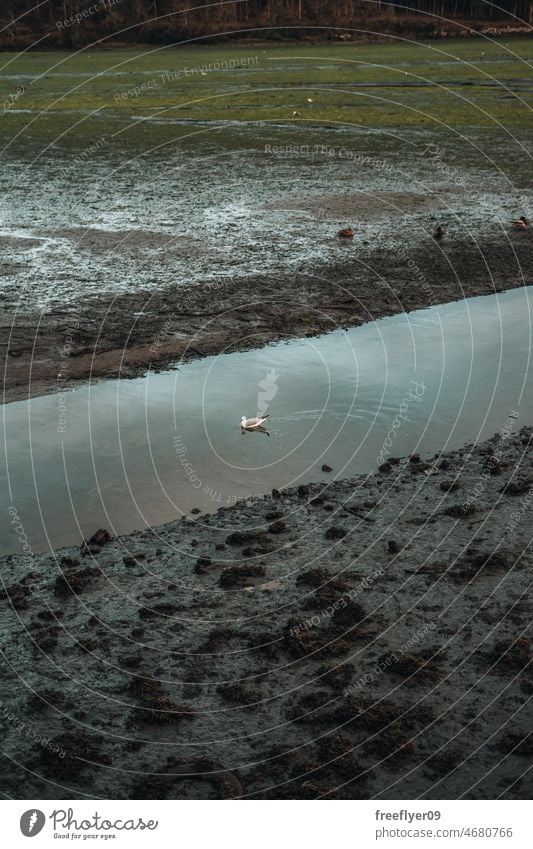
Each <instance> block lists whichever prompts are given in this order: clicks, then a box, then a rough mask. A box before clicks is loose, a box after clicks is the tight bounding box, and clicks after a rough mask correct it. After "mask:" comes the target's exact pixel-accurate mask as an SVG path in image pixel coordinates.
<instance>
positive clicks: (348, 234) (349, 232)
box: [337, 227, 355, 239]
mask: <svg viewBox="0 0 533 849" xmlns="http://www.w3.org/2000/svg"><path fill="white" fill-rule="evenodd" d="M337 235H338V236H340V237H341V239H353V237H354V236H355V230H354V228H353V227H344V228H343V229H342V230H339V232H338V233H337Z"/></svg>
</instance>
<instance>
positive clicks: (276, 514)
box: [265, 510, 283, 522]
mask: <svg viewBox="0 0 533 849" xmlns="http://www.w3.org/2000/svg"><path fill="white" fill-rule="evenodd" d="M265 519H266V520H267V522H274V521H275V520H276V519H283V513H282V512H281V510H272V511H271V512H270V513H266V514H265Z"/></svg>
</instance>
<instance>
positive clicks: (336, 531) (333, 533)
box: [324, 525, 348, 539]
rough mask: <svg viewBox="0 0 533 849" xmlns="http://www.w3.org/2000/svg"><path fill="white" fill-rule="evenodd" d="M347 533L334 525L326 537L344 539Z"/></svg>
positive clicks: (328, 530)
mask: <svg viewBox="0 0 533 849" xmlns="http://www.w3.org/2000/svg"><path fill="white" fill-rule="evenodd" d="M347 533H348V531H347V530H346V529H345V528H340V527H338V526H335V525H332V526H331V528H328V529H327V531H326V533H325V534H324V536H325V537H326V539H343V538H344V537H345V536H346V534H347Z"/></svg>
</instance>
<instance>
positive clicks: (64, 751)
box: [42, 731, 111, 778]
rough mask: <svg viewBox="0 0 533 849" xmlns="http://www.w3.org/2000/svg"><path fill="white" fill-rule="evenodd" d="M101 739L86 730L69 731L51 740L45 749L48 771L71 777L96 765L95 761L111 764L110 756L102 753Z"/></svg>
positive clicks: (45, 761) (45, 762)
mask: <svg viewBox="0 0 533 849" xmlns="http://www.w3.org/2000/svg"><path fill="white" fill-rule="evenodd" d="M100 745H101V741H100V739H99V738H98V737H96V736H94V735H91V734H86V733H85V732H84V731H78V732H67V733H66V734H60V735H59V736H58V737H54V738H53V739H52V740H50V743H49V744H48V746H47V747H46V748H45V749H44V751H43V755H42V758H43V762H44V765H45V768H46V771H47V772H48V773H49V774H51V775H54V776H57V777H60V778H61V777H66V778H71V777H72V776H76V775H78V774H79V773H80V772H81V771H82V770H83V769H84V768H85V767H90V766H94V762H95V761H99V762H100V763H102V764H110V763H111V758H110V757H109V756H105V755H104V756H103V755H100Z"/></svg>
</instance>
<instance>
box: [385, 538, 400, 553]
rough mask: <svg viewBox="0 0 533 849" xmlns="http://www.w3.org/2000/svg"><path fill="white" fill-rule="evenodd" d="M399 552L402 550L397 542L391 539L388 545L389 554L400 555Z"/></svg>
mask: <svg viewBox="0 0 533 849" xmlns="http://www.w3.org/2000/svg"><path fill="white" fill-rule="evenodd" d="M399 551H401V548H400V546H399V545H398V543H397V542H396V540H395V539H390V540H389V541H388V543H387V552H388V553H389V554H398V552H399Z"/></svg>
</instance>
